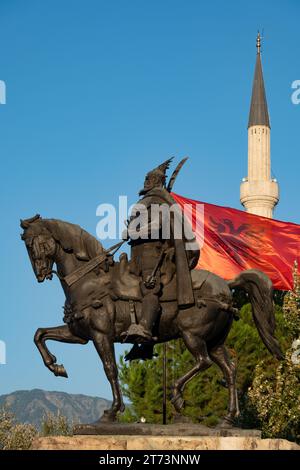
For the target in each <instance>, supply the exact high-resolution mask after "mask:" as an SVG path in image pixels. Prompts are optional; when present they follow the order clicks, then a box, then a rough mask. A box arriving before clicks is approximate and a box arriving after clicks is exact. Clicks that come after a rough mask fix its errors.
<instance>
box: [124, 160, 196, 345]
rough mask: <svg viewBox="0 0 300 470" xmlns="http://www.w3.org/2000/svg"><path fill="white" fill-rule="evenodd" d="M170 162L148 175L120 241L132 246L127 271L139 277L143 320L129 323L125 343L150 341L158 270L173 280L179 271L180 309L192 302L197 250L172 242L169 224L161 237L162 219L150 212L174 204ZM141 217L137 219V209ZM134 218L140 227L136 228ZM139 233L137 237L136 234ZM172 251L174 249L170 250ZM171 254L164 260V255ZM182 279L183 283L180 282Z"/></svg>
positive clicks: (156, 311)
mask: <svg viewBox="0 0 300 470" xmlns="http://www.w3.org/2000/svg"><path fill="white" fill-rule="evenodd" d="M169 164H170V160H167V161H166V162H165V163H163V164H162V165H160V166H159V167H158V168H156V169H154V170H152V171H151V172H150V173H148V174H147V176H146V179H145V183H144V188H143V189H142V191H141V192H140V195H141V196H142V198H141V199H140V200H139V201H138V203H137V205H136V206H134V208H133V211H132V216H131V217H130V219H129V221H128V226H127V230H126V233H124V234H123V238H126V239H128V240H129V244H130V245H131V260H130V271H131V272H132V273H133V274H136V275H137V276H140V277H141V283H140V288H141V293H142V318H141V320H140V322H139V324H138V325H137V324H132V325H131V326H130V327H129V329H128V331H127V332H124V334H123V337H124V339H125V340H127V341H129V340H130V341H135V342H141V343H142V342H148V341H153V339H154V338H153V337H152V331H153V327H154V325H155V323H156V320H157V318H158V315H159V312H160V305H159V296H160V294H161V289H162V279H161V267H162V265H163V264H164V268H165V269H166V270H167V271H168V270H169V271H171V276H167V277H168V278H169V279H170V277H172V273H173V274H174V273H175V272H176V271H178V269H180V270H181V271H182V272H181V275H180V279H181V287H179V290H178V286H177V301H178V304H179V306H181V307H188V306H190V305H192V304H193V303H194V297H193V290H192V286H191V277H190V269H193V268H194V267H195V265H196V264H197V262H198V259H199V254H200V252H199V249H198V247H197V248H196V249H195V250H189V251H186V249H185V248H184V240H183V239H181V240H174V237H173V231H172V222H171V228H170V237H168V239H167V238H166V237H163V233H164V231H163V230H162V224H163V216H162V213H159V211H154V213H155V216H153V211H152V210H151V207H153V205H157V206H162V204H165V205H167V206H168V207H170V206H171V205H173V204H175V201H174V200H173V198H172V197H171V195H170V193H169V192H168V191H167V189H166V188H165V180H166V174H165V173H166V170H167V169H168V168H169ZM139 208H140V209H141V208H142V209H145V210H144V211H143V214H144V217H142V218H141V217H140V210H139ZM137 217H139V225H138V229H137V225H136V222H137ZM137 233H138V235H137ZM172 248H173V250H172ZM170 252H171V253H173V256H169V257H168V260H167V259H166V253H170ZM183 279H184V281H182V280H183Z"/></svg>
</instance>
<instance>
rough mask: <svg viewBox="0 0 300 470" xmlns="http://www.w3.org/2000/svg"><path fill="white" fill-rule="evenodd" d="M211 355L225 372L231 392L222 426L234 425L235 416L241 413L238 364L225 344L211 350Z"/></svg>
mask: <svg viewBox="0 0 300 470" xmlns="http://www.w3.org/2000/svg"><path fill="white" fill-rule="evenodd" d="M209 356H210V357H211V358H212V360H213V361H214V362H215V363H216V364H217V365H218V366H219V367H220V369H221V371H222V372H223V374H224V377H225V380H226V383H227V386H228V392H229V406H228V414H227V415H226V416H225V418H224V421H223V423H222V424H221V426H232V424H233V423H234V418H236V417H237V416H238V415H239V403H238V397H237V390H236V383H235V379H236V365H235V364H234V362H232V361H231V359H230V357H229V354H228V351H227V349H226V347H225V346H224V345H222V346H218V347H217V348H215V349H212V350H210V351H209Z"/></svg>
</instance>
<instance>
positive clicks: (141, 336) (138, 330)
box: [121, 323, 153, 343]
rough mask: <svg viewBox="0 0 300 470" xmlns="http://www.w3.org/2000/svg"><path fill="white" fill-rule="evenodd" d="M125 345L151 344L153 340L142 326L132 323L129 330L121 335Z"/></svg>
mask: <svg viewBox="0 0 300 470" xmlns="http://www.w3.org/2000/svg"><path fill="white" fill-rule="evenodd" d="M121 338H122V341H123V343H125V342H129V343H131V342H133V343H151V342H153V338H152V335H151V333H150V332H148V331H147V330H146V329H145V328H143V327H142V326H141V325H137V324H136V323H132V324H131V325H130V327H129V328H128V330H127V331H126V332H124V333H122V334H121Z"/></svg>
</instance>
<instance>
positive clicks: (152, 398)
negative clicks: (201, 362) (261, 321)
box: [120, 304, 285, 427]
mask: <svg viewBox="0 0 300 470" xmlns="http://www.w3.org/2000/svg"><path fill="white" fill-rule="evenodd" d="M241 317H242V319H241V320H239V321H237V322H234V325H233V327H232V329H231V332H230V334H229V337H228V339H227V341H226V345H227V347H228V348H229V350H230V353H231V355H232V359H233V360H237V358H238V373H237V387H238V392H239V397H240V403H241V404H243V403H244V402H247V390H248V388H249V386H250V385H251V383H252V378H253V373H254V369H255V366H256V364H257V363H258V362H259V361H260V360H262V359H264V360H265V361H266V362H270V361H272V358H271V356H270V354H269V352H268V351H267V350H266V348H265V346H264V345H263V343H262V341H261V339H260V338H259V335H258V332H257V329H256V327H255V325H254V322H253V320H252V314H251V307H250V305H249V304H247V305H244V306H243V307H242V309H241ZM276 321H277V332H276V334H277V338H278V339H279V340H280V342H281V344H283V346H284V345H285V339H284V328H285V326H284V321H283V315H282V310H281V308H280V307H278V306H277V307H276ZM162 350H163V347H162V346H161V345H158V346H156V348H155V351H156V352H157V353H158V357H157V358H155V359H153V360H151V361H146V362H142V361H133V362H132V363H131V364H127V363H124V361H123V359H122V358H121V360H120V382H121V385H122V389H123V393H124V395H125V396H126V397H127V398H128V399H129V400H130V402H131V406H130V407H129V408H128V409H127V410H126V412H125V413H124V415H123V416H121V417H120V419H121V420H122V421H127V422H128V421H137V420H139V419H140V418H141V417H142V416H143V417H144V418H145V419H146V421H147V422H151V423H158V422H160V423H161V422H162V396H163V391H162V369H163V367H162V361H163V358H162ZM194 362H195V361H194V358H193V357H192V356H191V354H190V353H189V352H188V351H187V349H186V348H185V346H184V344H183V341H182V340H177V341H171V342H170V343H169V344H168V346H167V364H168V381H167V382H168V389H167V390H168V391H167V398H168V400H167V416H168V422H172V421H173V419H174V417H175V416H176V413H175V411H174V409H173V406H172V405H171V403H170V399H171V387H172V385H173V384H174V382H175V380H176V379H178V378H179V377H180V376H182V375H183V374H184V373H185V372H187V371H188V370H189V369H191V368H192V367H193V365H194ZM184 398H185V408H184V411H183V413H184V415H186V416H188V417H190V419H192V420H193V421H195V422H199V421H202V422H203V424H206V425H210V426H214V425H216V424H217V422H218V421H219V419H220V417H222V416H223V415H224V414H225V413H226V408H227V402H228V391H227V389H226V388H224V381H223V376H222V373H221V371H220V370H219V368H217V367H216V366H215V365H213V366H212V367H211V368H209V369H207V370H206V371H204V372H200V373H199V375H198V376H197V377H195V378H194V379H193V380H191V381H190V382H189V383H188V384H187V386H186V388H185V391H184ZM245 410H246V411H245V412H244V413H242V415H241V419H240V423H239V424H240V425H241V426H244V427H252V426H253V425H254V423H256V422H257V417H256V411H255V409H253V407H251V405H250V404H249V403H247V407H245Z"/></svg>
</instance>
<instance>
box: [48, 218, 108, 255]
mask: <svg viewBox="0 0 300 470" xmlns="http://www.w3.org/2000/svg"><path fill="white" fill-rule="evenodd" d="M42 223H43V225H44V226H45V227H46V228H47V229H48V230H49V232H51V234H52V236H53V238H54V239H55V240H56V241H57V242H58V243H59V244H60V245H61V247H62V248H63V250H64V251H67V252H70V253H72V252H73V253H74V254H75V256H76V258H78V259H80V260H84V261H87V260H90V259H92V258H95V256H98V255H100V254H101V253H103V251H104V249H103V246H102V244H101V243H100V242H99V241H98V240H97V239H96V238H95V237H93V236H92V235H90V234H89V233H88V232H86V231H85V230H83V229H82V228H81V227H80V226H79V225H75V224H71V223H70V222H64V221H62V220H57V219H42Z"/></svg>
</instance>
